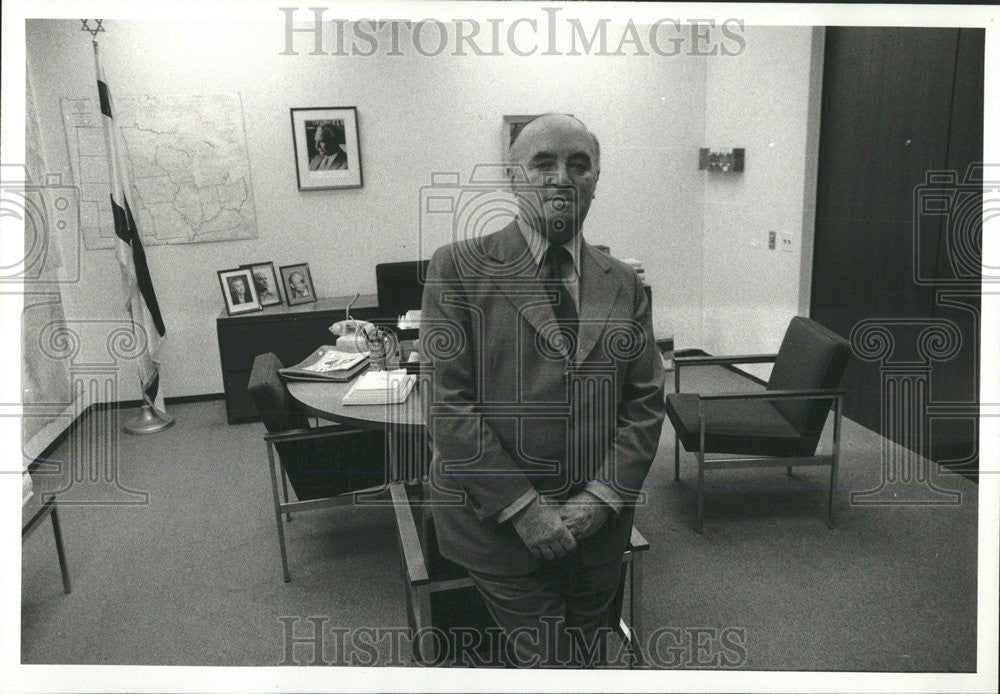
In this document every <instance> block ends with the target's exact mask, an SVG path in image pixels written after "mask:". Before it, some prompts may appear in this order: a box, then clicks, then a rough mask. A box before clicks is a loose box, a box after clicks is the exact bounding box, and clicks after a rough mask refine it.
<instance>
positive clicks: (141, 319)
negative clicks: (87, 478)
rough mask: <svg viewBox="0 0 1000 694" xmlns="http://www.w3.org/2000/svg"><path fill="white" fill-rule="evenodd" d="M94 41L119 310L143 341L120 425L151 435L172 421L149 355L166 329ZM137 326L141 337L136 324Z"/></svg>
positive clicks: (157, 370) (128, 431)
mask: <svg viewBox="0 0 1000 694" xmlns="http://www.w3.org/2000/svg"><path fill="white" fill-rule="evenodd" d="M93 43H94V67H95V69H96V72H97V88H98V95H99V96H100V101H101V115H102V120H103V121H104V136H105V144H106V146H107V150H108V173H109V180H110V181H111V206H112V211H113V212H114V217H115V235H116V236H117V239H116V245H115V255H116V256H117V257H118V261H119V264H120V266H121V269H122V288H123V290H124V293H125V310H126V311H127V313H128V314H129V319H130V323H131V325H132V334H133V335H134V336H135V339H136V341H137V342H141V343H143V345H144V346H143V350H142V353H141V354H140V355H139V363H138V375H139V383H140V385H141V390H142V401H143V402H142V407H141V408H140V410H139V412H138V414H136V416H135V417H133V418H132V419H130V420H129V421H127V422H125V424H123V425H122V431H124V432H125V433H126V434H137V435H141V434H153V433H156V432H157V431H162V430H163V429H166V428H167V427H169V426H172V425H173V423H174V418H173V417H171V416H170V415H169V414H167V412H166V409H165V408H164V405H163V399H164V398H163V391H162V389H161V388H160V367H159V363H158V362H157V361H156V358H155V353H156V351H158V346H159V340H160V338H163V337H164V336H165V335H166V328H165V327H164V325H163V319H162V316H161V315H160V308H159V304H158V302H157V300H156V294H155V292H154V291H153V285H152V280H151V278H150V277H149V268H148V267H147V264H146V253H145V251H144V250H143V248H142V240H141V239H140V237H139V230H138V228H137V227H136V224H135V220H134V219H133V217H132V210H131V208H130V207H129V203H128V195H129V194H130V193H131V186H130V185H129V184H128V171H127V167H126V162H124V161H121V160H119V157H120V152H119V151H118V147H117V143H116V137H118V133H117V126H116V125H115V124H114V121H113V115H114V114H113V113H112V108H111V101H112V99H111V92H110V90H109V89H108V86H107V83H106V82H105V81H104V74H103V72H104V71H103V70H102V69H101V61H100V58H99V57H98V51H97V48H98V46H97V39H96V38H95V39H94V40H93ZM139 325H141V326H142V331H141V332H142V335H140V334H139V332H140V330H139V328H138V326H139Z"/></svg>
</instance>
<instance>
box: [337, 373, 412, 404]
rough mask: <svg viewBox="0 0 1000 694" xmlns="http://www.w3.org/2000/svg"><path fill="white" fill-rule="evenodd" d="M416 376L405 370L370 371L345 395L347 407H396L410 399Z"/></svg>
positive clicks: (344, 400)
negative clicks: (395, 405)
mask: <svg viewBox="0 0 1000 694" xmlns="http://www.w3.org/2000/svg"><path fill="white" fill-rule="evenodd" d="M416 382H417V378H416V376H413V375H412V374H408V373H406V371H405V370H404V369H396V370H394V371H369V372H368V373H366V374H364V375H363V376H361V378H359V379H358V380H357V381H355V382H354V385H353V386H351V389H350V390H349V391H347V394H346V395H344V399H343V403H344V404H345V405H394V404H398V403H401V402H405V401H406V398H408V397H409V395H410V391H411V390H413V385H414V384H415V383H416Z"/></svg>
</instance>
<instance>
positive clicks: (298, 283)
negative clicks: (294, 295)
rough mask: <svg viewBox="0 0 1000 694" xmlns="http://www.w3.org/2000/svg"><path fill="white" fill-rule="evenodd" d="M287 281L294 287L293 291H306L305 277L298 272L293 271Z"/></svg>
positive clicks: (302, 292) (301, 292)
mask: <svg viewBox="0 0 1000 694" xmlns="http://www.w3.org/2000/svg"><path fill="white" fill-rule="evenodd" d="M288 281H289V282H290V283H291V285H292V287H293V288H294V289H295V291H297V292H299V293H300V294H304V293H305V291H306V278H305V277H303V276H302V275H301V274H300V273H298V272H293V273H292V276H291V277H289V278H288Z"/></svg>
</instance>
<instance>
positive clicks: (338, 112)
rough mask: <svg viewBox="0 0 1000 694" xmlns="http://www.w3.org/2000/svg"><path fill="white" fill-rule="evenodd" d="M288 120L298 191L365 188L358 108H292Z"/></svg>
mask: <svg viewBox="0 0 1000 694" xmlns="http://www.w3.org/2000/svg"><path fill="white" fill-rule="evenodd" d="M291 117H292V148H293V151H294V155H295V176H296V180H297V182H298V186H299V190H301V191H306V190H333V189H337V188H361V187H362V186H363V185H364V176H363V174H362V169H361V138H360V136H359V129H358V109H357V107H355V106H326V107H311V108H293V109H291ZM327 150H329V151H327Z"/></svg>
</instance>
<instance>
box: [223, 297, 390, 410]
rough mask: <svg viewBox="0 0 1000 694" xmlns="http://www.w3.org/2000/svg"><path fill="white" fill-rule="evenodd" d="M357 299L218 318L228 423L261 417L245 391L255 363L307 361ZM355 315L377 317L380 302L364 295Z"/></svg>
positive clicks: (331, 339) (333, 299)
mask: <svg viewBox="0 0 1000 694" xmlns="http://www.w3.org/2000/svg"><path fill="white" fill-rule="evenodd" d="M353 298H354V297H353V296H335V297H330V298H325V299H319V300H318V301H315V302H313V303H309V304H298V305H297V306H287V305H285V304H281V305H279V306H268V307H267V308H265V309H264V310H262V311H256V312H254V313H243V314H240V315H237V316H230V315H228V314H227V313H226V310H225V309H223V310H222V313H220V314H219V317H218V319H217V320H216V331H217V333H218V338H219V361H220V363H221V365H222V385H223V388H224V390H225V393H226V417H227V419H228V420H229V423H230V424H237V423H240V422H252V421H255V420H257V419H259V418H260V415H258V414H257V408H256V407H254V404H253V400H252V399H251V398H250V394H249V393H248V392H247V383H248V382H249V380H250V371H251V370H252V369H253V360H254V358H255V357H256V356H257V355H258V354H263V353H265V352H274V353H275V354H276V355H278V359H280V360H281V363H282V364H284V365H285V366H291V365H292V364H295V363H297V362H300V361H302V360H303V359H305V358H306V357H307V356H309V354H310V353H311V352H312V351H313V350H314V349H316V348H317V347H319V346H320V345H332V344H333V343H334V340H335V339H336V338H335V337H334V336H333V335H331V334H330V332H329V331H328V330H327V328H329V327H330V326H331V325H332V324H333V323H335V322H336V321H339V320H343V319H344V309H345V308H347V305H348V304H349V303H350V302H351V300H352V299H353ZM351 315H352V316H353V317H354V318H357V319H359V320H372V319H374V318H377V316H378V315H379V308H378V300H377V299H376V297H375V296H374V295H372V294H362V295H361V296H359V297H358V298H357V300H356V301H355V302H354V304H353V305H352V306H351Z"/></svg>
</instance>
